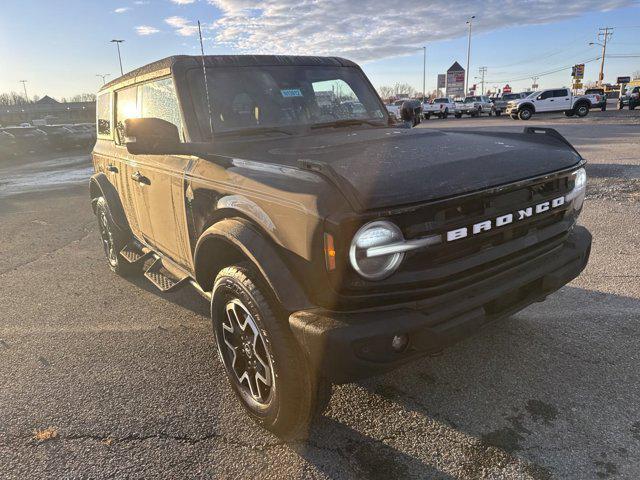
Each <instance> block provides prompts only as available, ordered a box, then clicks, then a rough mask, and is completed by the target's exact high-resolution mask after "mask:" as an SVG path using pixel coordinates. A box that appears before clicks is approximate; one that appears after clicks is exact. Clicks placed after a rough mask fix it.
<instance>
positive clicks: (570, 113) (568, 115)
mask: <svg viewBox="0 0 640 480" xmlns="http://www.w3.org/2000/svg"><path fill="white" fill-rule="evenodd" d="M574 115H575V113H574V112H573V110H565V112H564V116H565V117H573V116H574Z"/></svg>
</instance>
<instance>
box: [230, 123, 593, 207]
mask: <svg viewBox="0 0 640 480" xmlns="http://www.w3.org/2000/svg"><path fill="white" fill-rule="evenodd" d="M222 150H223V152H220V153H224V154H226V155H230V156H234V157H239V158H244V159H247V160H255V161H270V162H274V163H280V164H288V165H291V166H300V165H303V164H305V163H309V164H313V163H316V164H321V165H327V166H328V167H329V170H331V173H332V176H333V177H334V181H335V179H336V178H337V179H338V181H335V183H336V184H338V186H339V188H341V190H342V191H343V193H345V196H346V198H355V199H356V200H357V203H359V206H358V207H359V208H357V209H358V210H369V209H380V208H391V207H398V206H403V205H408V204H415V203H420V202H425V201H432V200H436V199H441V198H446V197H450V196H455V195H461V194H465V193H470V192H473V191H477V190H481V189H485V188H490V187H495V186H500V185H505V184H508V183H512V182H516V181H519V180H525V179H527V178H531V177H537V176H540V175H544V174H547V173H552V172H555V171H558V170H562V169H565V168H569V167H571V166H573V165H576V164H577V163H579V162H580V161H581V157H580V156H579V155H578V154H577V153H576V152H575V151H574V150H573V149H572V148H571V147H570V146H569V145H568V144H566V143H564V142H563V141H562V140H560V139H558V138H555V137H554V136H552V135H545V134H540V133H536V134H533V133H528V134H527V133H504V132H503V133H497V132H484V131H438V130H426V129H412V130H410V129H393V128H372V129H366V128H363V129H359V130H339V131H336V132H334V133H327V134H316V135H307V136H300V137H286V138H283V139H278V140H269V141H258V142H254V141H252V142H242V143H240V142H237V143H234V144H233V145H232V144H228V145H226V146H223V147H222ZM345 190H350V191H349V192H346V191H345Z"/></svg>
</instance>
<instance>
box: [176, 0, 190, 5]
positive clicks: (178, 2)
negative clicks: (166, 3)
mask: <svg viewBox="0 0 640 480" xmlns="http://www.w3.org/2000/svg"><path fill="white" fill-rule="evenodd" d="M171 1H172V2H173V3H175V4H176V5H189V4H190V3H194V2H195V1H196V0H171Z"/></svg>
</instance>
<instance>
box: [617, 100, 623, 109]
mask: <svg viewBox="0 0 640 480" xmlns="http://www.w3.org/2000/svg"><path fill="white" fill-rule="evenodd" d="M623 108H624V103H622V100H620V101H619V102H618V110H622V109H623Z"/></svg>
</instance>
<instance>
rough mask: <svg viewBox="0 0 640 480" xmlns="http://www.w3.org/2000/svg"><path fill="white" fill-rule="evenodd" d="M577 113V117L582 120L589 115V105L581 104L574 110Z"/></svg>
mask: <svg viewBox="0 0 640 480" xmlns="http://www.w3.org/2000/svg"><path fill="white" fill-rule="evenodd" d="M573 110H574V111H575V112H576V116H578V117H580V118H582V117H586V116H587V115H589V105H587V104H586V103H581V104H579V105H578V106H576V107H575V108H574V109H573Z"/></svg>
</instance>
